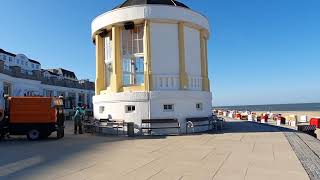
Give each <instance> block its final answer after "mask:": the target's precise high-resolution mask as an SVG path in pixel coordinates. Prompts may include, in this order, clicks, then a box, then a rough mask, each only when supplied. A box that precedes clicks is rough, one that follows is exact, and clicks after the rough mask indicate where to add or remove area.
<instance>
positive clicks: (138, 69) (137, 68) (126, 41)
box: [122, 25, 144, 86]
mask: <svg viewBox="0 0 320 180" xmlns="http://www.w3.org/2000/svg"><path fill="white" fill-rule="evenodd" d="M143 29H144V28H143V26H141V25H140V26H136V27H135V28H134V29H132V30H125V29H123V30H122V57H123V60H122V64H123V65H122V71H123V85H125V86H126V85H127V86H128V85H140V84H143V83H144V57H143V56H141V55H143V33H144V32H143Z"/></svg>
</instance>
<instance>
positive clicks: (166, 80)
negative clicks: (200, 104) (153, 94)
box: [153, 75, 202, 91]
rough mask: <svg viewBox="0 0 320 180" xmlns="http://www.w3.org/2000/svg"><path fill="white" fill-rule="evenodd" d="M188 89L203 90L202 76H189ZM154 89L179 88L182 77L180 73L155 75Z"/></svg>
mask: <svg viewBox="0 0 320 180" xmlns="http://www.w3.org/2000/svg"><path fill="white" fill-rule="evenodd" d="M188 83H189V84H188V90H193V91H201V90H202V77H200V76H188ZM153 88H154V90H179V89H180V78H179V76H178V75H153Z"/></svg>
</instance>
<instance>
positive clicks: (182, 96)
mask: <svg viewBox="0 0 320 180" xmlns="http://www.w3.org/2000/svg"><path fill="white" fill-rule="evenodd" d="M93 104H94V117H95V118H96V119H98V120H101V119H116V120H125V122H134V123H135V129H136V133H137V134H139V133H140V134H141V131H140V128H141V120H142V119H168V118H170V119H177V120H178V121H179V123H180V126H181V128H180V133H182V134H184V133H186V118H193V117H208V116H210V115H211V113H212V94H211V92H205V91H151V92H123V93H108V94H103V95H97V96H94V97H93ZM197 104H198V108H197ZM199 104H200V107H199ZM164 105H173V107H172V109H164ZM128 106H130V107H129V109H128ZM132 107H134V110H132ZM207 130H208V127H207V126H202V127H195V128H189V129H188V132H189V133H192V132H203V131H207ZM152 133H154V134H159V135H165V134H177V133H178V131H177V129H159V130H153V131H152Z"/></svg>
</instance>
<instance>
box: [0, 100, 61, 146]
mask: <svg viewBox="0 0 320 180" xmlns="http://www.w3.org/2000/svg"><path fill="white" fill-rule="evenodd" d="M3 114H4V115H3V119H2V120H1V119H0V136H1V137H2V138H3V137H4V136H5V135H6V134H9V135H27V138H28V139H29V140H38V139H41V138H48V137H49V136H50V135H51V134H52V133H53V132H57V138H62V137H64V110H63V99H62V98H51V97H8V98H6V100H5V109H4V110H3ZM1 137H0V138H1Z"/></svg>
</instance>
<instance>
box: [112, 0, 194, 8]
mask: <svg viewBox="0 0 320 180" xmlns="http://www.w3.org/2000/svg"><path fill="white" fill-rule="evenodd" d="M142 4H161V5H168V6H178V7H184V8H188V9H190V8H189V7H188V6H186V5H185V4H183V3H181V2H179V1H175V0H126V1H125V2H124V3H122V4H120V5H119V6H117V7H115V8H114V9H117V8H123V7H128V6H135V5H142Z"/></svg>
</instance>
